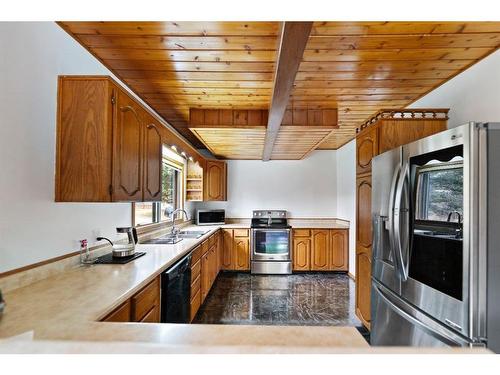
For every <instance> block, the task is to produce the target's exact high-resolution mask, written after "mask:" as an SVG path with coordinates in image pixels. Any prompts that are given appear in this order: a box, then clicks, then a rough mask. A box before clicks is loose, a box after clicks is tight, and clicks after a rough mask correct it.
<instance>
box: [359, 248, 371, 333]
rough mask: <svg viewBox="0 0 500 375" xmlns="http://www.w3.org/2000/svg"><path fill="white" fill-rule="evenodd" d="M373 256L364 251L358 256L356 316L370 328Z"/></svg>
mask: <svg viewBox="0 0 500 375" xmlns="http://www.w3.org/2000/svg"><path fill="white" fill-rule="evenodd" d="M370 291H371V256H370V254H369V253H368V252H366V251H364V250H358V251H357V254H356V315H357V316H358V317H359V319H360V320H361V321H362V322H363V324H364V325H365V326H367V327H368V328H370Z"/></svg>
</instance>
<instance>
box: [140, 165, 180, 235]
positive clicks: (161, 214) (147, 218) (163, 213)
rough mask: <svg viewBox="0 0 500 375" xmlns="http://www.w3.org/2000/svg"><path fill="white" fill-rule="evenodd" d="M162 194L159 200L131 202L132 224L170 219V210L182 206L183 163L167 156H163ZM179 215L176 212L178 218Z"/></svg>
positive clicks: (145, 223) (152, 222) (144, 223)
mask: <svg viewBox="0 0 500 375" xmlns="http://www.w3.org/2000/svg"><path fill="white" fill-rule="evenodd" d="M161 178H162V194H161V201H160V202H137V203H133V205H134V209H133V219H134V226H137V225H148V224H154V223H159V222H162V221H166V220H172V212H173V211H174V210H176V209H177V208H184V197H183V193H182V192H183V181H184V165H183V164H181V163H180V162H178V161H177V160H173V159H171V158H168V157H164V158H163V166H162V175H161ZM179 218H180V215H179V214H177V218H176V219H179Z"/></svg>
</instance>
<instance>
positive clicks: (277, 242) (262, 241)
mask: <svg viewBox="0 0 500 375" xmlns="http://www.w3.org/2000/svg"><path fill="white" fill-rule="evenodd" d="M254 241H255V248H254V252H255V253H256V254H261V255H279V254H288V251H289V250H288V249H289V235H288V231H284V230H256V231H255V237H254Z"/></svg>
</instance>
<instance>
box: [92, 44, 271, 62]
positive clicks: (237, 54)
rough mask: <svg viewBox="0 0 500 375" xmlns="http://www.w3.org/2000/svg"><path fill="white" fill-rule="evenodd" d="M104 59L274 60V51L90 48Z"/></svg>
mask: <svg viewBox="0 0 500 375" xmlns="http://www.w3.org/2000/svg"><path fill="white" fill-rule="evenodd" d="M89 49H90V50H91V51H92V52H93V53H95V54H96V55H97V56H99V57H100V58H101V59H103V60H161V61H165V60H166V61H191V62H201V61H207V62H220V61H224V62H225V61H239V62H245V61H247V62H250V61H256V62H274V58H275V53H274V51H268V50H263V51H261V50H254V51H250V50H248V51H247V50H229V51H221V50H205V51H192V50H161V49H125V48H90V47H89Z"/></svg>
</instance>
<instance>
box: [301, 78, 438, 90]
mask: <svg viewBox="0 0 500 375" xmlns="http://www.w3.org/2000/svg"><path fill="white" fill-rule="evenodd" d="M441 81H442V80H441V79H417V80H415V79H398V80H380V81H376V80H375V81H373V80H372V81H367V80H362V81H359V80H358V81H356V80H352V81H351V80H349V81H333V80H324V81H317V82H316V81H295V83H294V87H295V88H334V87H341V88H347V87H351V88H352V87H365V88H367V87H368V88H377V87H423V86H425V87H433V86H434V85H438V84H439V83H440V82H441Z"/></svg>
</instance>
